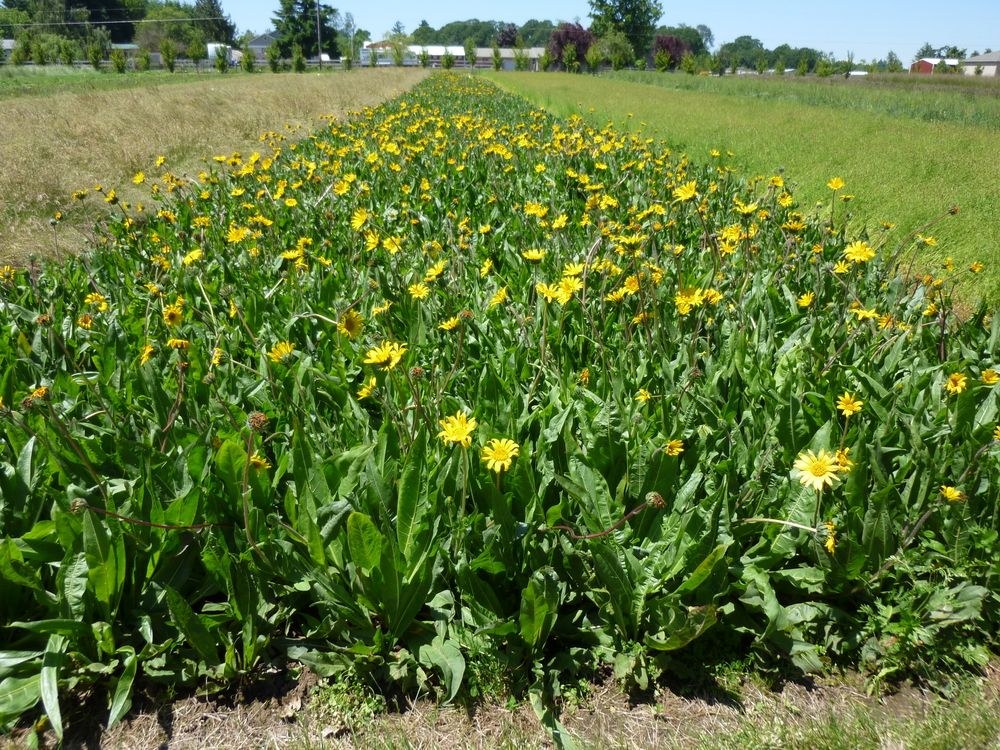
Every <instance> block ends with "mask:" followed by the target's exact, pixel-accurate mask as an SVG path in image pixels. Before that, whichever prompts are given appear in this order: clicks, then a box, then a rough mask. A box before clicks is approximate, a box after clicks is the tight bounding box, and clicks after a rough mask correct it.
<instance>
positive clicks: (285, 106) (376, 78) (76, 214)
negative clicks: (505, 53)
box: [0, 68, 426, 265]
mask: <svg viewBox="0 0 1000 750" xmlns="http://www.w3.org/2000/svg"><path fill="white" fill-rule="evenodd" d="M9 70H10V69H5V70H3V71H0V72H2V73H7V72H8V71H9ZM425 75H426V73H425V72H424V71H421V70H419V69H413V68H404V69H397V68H380V69H378V70H374V71H370V70H356V71H353V72H351V73H340V72H338V73H323V74H318V73H315V72H313V73H307V74H294V73H281V74H277V75H273V74H271V73H259V74H255V75H252V76H250V75H246V74H240V73H237V72H235V71H233V72H231V73H229V74H227V75H225V76H220V75H218V74H217V73H214V72H213V73H207V72H206V73H204V74H201V75H198V74H194V73H188V74H175V75H173V76H170V75H168V74H159V73H153V74H132V75H125V76H117V75H114V74H111V73H104V74H94V73H84V72H80V71H77V72H76V73H67V72H63V73H59V72H57V71H56V69H54V68H53V70H52V71H51V72H47V74H46V75H38V74H34V75H32V74H31V73H30V72H28V71H22V75H19V76H15V77H9V76H4V75H0V100H3V117H2V118H0V175H2V179H0V236H2V237H3V238H4V242H3V243H2V244H0V264H3V263H13V264H15V265H23V264H24V263H25V262H26V260H27V258H28V257H29V256H30V255H32V254H35V255H46V254H51V253H52V252H53V250H54V247H55V235H54V229H53V227H52V226H50V224H49V220H50V219H51V218H52V217H53V216H54V215H55V213H56V212H62V214H63V219H62V222H61V223H60V224H59V225H58V241H59V244H60V247H61V248H62V249H63V250H64V251H65V250H67V249H69V250H74V249H79V248H81V247H83V243H84V240H85V239H86V237H87V236H88V231H89V228H90V226H91V225H92V223H93V218H94V212H95V211H99V210H105V209H106V208H107V207H106V206H105V205H104V204H103V203H101V202H100V201H97V202H95V201H93V196H91V197H89V198H87V200H86V201H84V202H83V203H82V204H81V203H74V202H73V201H72V200H71V197H70V196H71V194H72V193H73V192H74V191H76V190H80V189H82V188H92V187H93V186H94V185H95V184H101V185H102V186H103V187H105V188H114V189H115V191H116V194H117V195H118V196H119V197H120V198H121V199H122V200H126V201H129V202H133V201H135V200H137V199H139V198H138V196H140V195H147V196H148V191H145V192H144V193H139V192H138V191H137V190H136V188H135V187H134V186H133V184H132V177H133V175H135V173H136V172H139V171H142V170H145V171H147V172H149V171H150V170H151V169H152V167H153V163H154V161H155V160H156V159H157V158H158V157H159V156H164V157H166V168H167V169H169V170H170V171H171V172H172V173H173V174H176V175H178V176H180V175H183V174H185V173H190V174H197V172H198V171H199V170H200V169H202V168H203V165H202V161H203V159H205V158H211V157H212V156H215V155H218V154H225V153H231V152H232V151H248V152H249V151H252V150H253V149H254V146H255V144H257V143H258V139H259V138H260V136H261V134H263V133H264V132H267V131H275V132H279V133H284V134H288V135H289V136H294V134H295V131H296V129H297V127H298V126H299V125H307V124H308V123H309V121H310V119H312V118H314V117H318V116H322V115H340V116H342V115H345V114H347V113H348V112H349V111H351V110H356V109H361V108H362V107H366V106H373V105H375V104H378V103H379V102H381V101H383V100H385V99H386V98H387V97H389V96H392V95H393V94H394V93H396V92H398V91H402V90H405V89H408V88H410V87H411V86H412V85H413V84H414V83H416V82H417V81H418V80H420V79H421V78H423V77H424V76H425ZM164 84H170V85H164ZM28 124H30V126H29V125H28Z"/></svg>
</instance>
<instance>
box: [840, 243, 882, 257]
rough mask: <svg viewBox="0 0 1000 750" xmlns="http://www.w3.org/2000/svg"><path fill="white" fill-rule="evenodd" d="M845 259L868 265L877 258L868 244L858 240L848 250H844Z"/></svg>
mask: <svg viewBox="0 0 1000 750" xmlns="http://www.w3.org/2000/svg"><path fill="white" fill-rule="evenodd" d="M844 257H845V258H847V259H848V260H850V261H854V262H855V263H867V262H868V261H870V260H871V259H872V258H874V257H875V251H874V250H873V249H872V248H870V247H869V246H868V243H867V242H863V241H861V240H858V241H857V242H852V243H851V244H850V245H848V246H847V249H846V250H844Z"/></svg>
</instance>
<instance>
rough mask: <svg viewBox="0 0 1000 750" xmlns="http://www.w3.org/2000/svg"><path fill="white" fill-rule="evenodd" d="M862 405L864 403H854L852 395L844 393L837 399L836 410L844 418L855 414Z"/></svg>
mask: <svg viewBox="0 0 1000 750" xmlns="http://www.w3.org/2000/svg"><path fill="white" fill-rule="evenodd" d="M864 405H865V402H864V401H856V400H855V398H854V394H853V393H848V392H847V391H844V395H843V396H841V397H840V398H838V399H837V408H838V409H840V411H841V412H842V413H843V414H844V416H845V417H850V416H851V415H853V414H857V413H858V412H859V411H861V407H862V406H864ZM845 455H846V454H845Z"/></svg>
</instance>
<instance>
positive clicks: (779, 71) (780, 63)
mask: <svg viewBox="0 0 1000 750" xmlns="http://www.w3.org/2000/svg"><path fill="white" fill-rule="evenodd" d="M774 74H775V75H776V76H783V75H785V58H783V57H779V58H778V59H777V60H775V61H774Z"/></svg>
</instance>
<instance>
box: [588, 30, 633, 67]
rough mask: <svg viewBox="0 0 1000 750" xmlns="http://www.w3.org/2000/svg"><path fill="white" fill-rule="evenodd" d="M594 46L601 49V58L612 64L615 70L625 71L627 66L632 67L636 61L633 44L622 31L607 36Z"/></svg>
mask: <svg viewBox="0 0 1000 750" xmlns="http://www.w3.org/2000/svg"><path fill="white" fill-rule="evenodd" d="M594 46H599V47H600V50H601V56H602V57H603V58H604V59H605V60H607V61H608V62H610V63H611V67H612V69H613V70H624V69H625V66H627V65H631V64H632V63H633V62H635V60H636V54H635V50H634V49H632V44H631V43H630V42H629V40H628V37H626V36H625V35H624V34H622V33H621V32H620V31H612V32H610V33H609V34H606V35H605V37H604V38H603V39H601V41H600V43H599V44H597V45H594Z"/></svg>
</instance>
